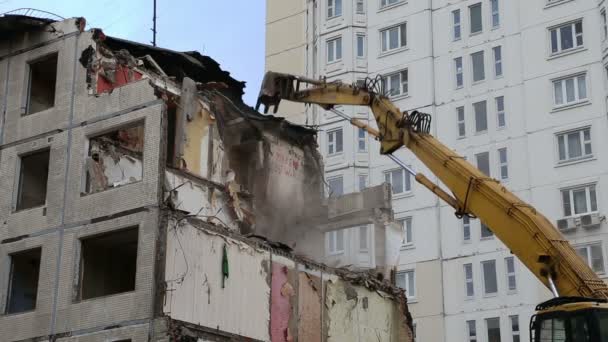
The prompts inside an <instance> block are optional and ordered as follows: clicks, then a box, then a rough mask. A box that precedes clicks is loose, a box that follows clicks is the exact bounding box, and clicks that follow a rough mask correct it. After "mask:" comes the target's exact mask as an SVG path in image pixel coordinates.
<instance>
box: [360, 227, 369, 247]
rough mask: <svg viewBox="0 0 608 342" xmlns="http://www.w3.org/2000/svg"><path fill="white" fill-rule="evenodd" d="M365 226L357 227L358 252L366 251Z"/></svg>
mask: <svg viewBox="0 0 608 342" xmlns="http://www.w3.org/2000/svg"><path fill="white" fill-rule="evenodd" d="M367 236H368V234H367V226H361V227H359V250H361V251H367V249H368V248H369V247H368V242H367V241H368V237H367Z"/></svg>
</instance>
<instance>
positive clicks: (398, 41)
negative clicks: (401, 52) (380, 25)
mask: <svg viewBox="0 0 608 342" xmlns="http://www.w3.org/2000/svg"><path fill="white" fill-rule="evenodd" d="M380 40H381V42H382V46H381V48H382V52H387V51H391V50H395V49H399V48H402V47H405V46H407V29H406V24H405V23H403V24H401V25H398V26H393V27H390V28H387V29H385V30H382V31H380Z"/></svg>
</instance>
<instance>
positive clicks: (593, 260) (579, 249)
mask: <svg viewBox="0 0 608 342" xmlns="http://www.w3.org/2000/svg"><path fill="white" fill-rule="evenodd" d="M574 249H575V250H576V253H577V254H578V255H580V256H581V257H582V258H583V259H584V260H585V262H586V263H587V265H589V267H591V269H592V270H593V271H595V272H597V273H604V253H603V251H602V249H603V247H602V244H601V243H599V242H598V243H593V244H589V245H585V246H575V247H574Z"/></svg>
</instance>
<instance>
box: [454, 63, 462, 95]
mask: <svg viewBox="0 0 608 342" xmlns="http://www.w3.org/2000/svg"><path fill="white" fill-rule="evenodd" d="M454 75H455V76H454V81H456V89H460V88H462V87H464V66H463V62H462V57H456V58H454Z"/></svg>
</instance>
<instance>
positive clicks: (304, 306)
mask: <svg viewBox="0 0 608 342" xmlns="http://www.w3.org/2000/svg"><path fill="white" fill-rule="evenodd" d="M319 275H320V273H319ZM322 285H323V284H322V282H321V278H320V277H319V276H318V275H315V274H311V273H306V272H299V273H298V312H299V315H298V341H310V342H321V341H322V336H323V335H322V329H321V319H319V318H320V317H322V315H321V310H322V309H321V303H322V298H323V293H322V291H323V288H322Z"/></svg>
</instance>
